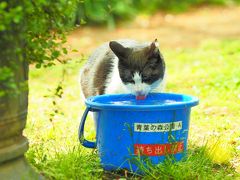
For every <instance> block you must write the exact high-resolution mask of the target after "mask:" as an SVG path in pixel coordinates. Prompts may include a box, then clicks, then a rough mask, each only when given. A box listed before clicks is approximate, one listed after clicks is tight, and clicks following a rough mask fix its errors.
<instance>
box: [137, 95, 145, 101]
mask: <svg viewBox="0 0 240 180" xmlns="http://www.w3.org/2000/svg"><path fill="white" fill-rule="evenodd" d="M144 99H146V96H136V100H144Z"/></svg>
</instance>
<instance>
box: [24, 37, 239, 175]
mask: <svg viewBox="0 0 240 180" xmlns="http://www.w3.org/2000/svg"><path fill="white" fill-rule="evenodd" d="M239 44H240V40H231V39H228V40H219V41H217V40H214V41H213V40H212V41H209V40H207V41H205V42H203V43H202V44H201V45H199V46H197V47H194V48H182V49H179V48H178V49H170V48H166V49H162V53H163V55H164V56H165V60H166V65H167V75H168V76H167V87H166V91H167V92H177V93H185V94H190V95H194V96H197V97H198V98H199V99H200V104H199V105H198V106H196V107H194V108H193V109H192V115H191V125H190V134H189V155H188V158H187V159H186V160H185V161H184V162H179V163H176V164H170V163H169V162H165V164H160V165H158V166H155V167H152V166H151V165H149V167H150V170H146V175H145V176H143V177H142V178H143V179H238V178H240V175H239V173H240V131H239V129H240V123H239V122H240V121H239V117H240V110H239V104H240V66H239V63H240V46H239ZM83 63H84V59H80V58H79V59H73V60H72V61H69V62H68V63H67V64H66V65H57V66H55V67H51V68H47V69H36V68H34V67H31V68H30V79H29V84H30V95H29V114H28V121H27V125H26V129H25V131H24V134H25V135H26V136H27V137H28V139H29V142H30V148H29V151H28V152H27V153H26V157H27V159H28V161H29V162H30V163H31V164H32V165H33V166H34V167H35V169H36V170H37V171H38V172H39V173H41V174H43V175H44V176H46V177H48V178H50V179H101V178H103V177H105V176H106V175H105V173H104V172H103V170H102V168H101V166H100V163H99V159H98V156H97V151H96V150H89V149H86V148H84V147H82V146H81V145H80V144H79V141H78V137H77V132H78V125H79V121H80V117H81V114H82V112H83V110H84V108H85V107H84V103H83V102H82V100H81V98H80V88H79V81H78V75H79V70H80V68H81V66H82V64H83ZM86 130H87V134H86V137H87V139H94V137H95V132H94V128H93V123H92V121H91V119H88V124H87V126H86ZM132 178H138V177H136V176H133V177H132Z"/></svg>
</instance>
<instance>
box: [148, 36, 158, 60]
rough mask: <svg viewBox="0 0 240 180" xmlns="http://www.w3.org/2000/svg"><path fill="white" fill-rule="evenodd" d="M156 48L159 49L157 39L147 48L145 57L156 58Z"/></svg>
mask: <svg viewBox="0 0 240 180" xmlns="http://www.w3.org/2000/svg"><path fill="white" fill-rule="evenodd" d="M158 47H159V43H158V41H157V39H155V40H154V41H153V42H152V43H151V44H150V46H149V47H148V50H147V56H148V57H158V55H159V53H160V52H159V49H158Z"/></svg>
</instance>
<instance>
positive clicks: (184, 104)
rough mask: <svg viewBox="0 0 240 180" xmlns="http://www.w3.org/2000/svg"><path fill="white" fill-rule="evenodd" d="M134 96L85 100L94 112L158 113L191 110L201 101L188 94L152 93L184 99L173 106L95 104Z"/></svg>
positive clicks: (106, 96) (92, 97) (96, 97)
mask: <svg viewBox="0 0 240 180" xmlns="http://www.w3.org/2000/svg"><path fill="white" fill-rule="evenodd" d="M126 95H129V96H133V95H130V94H104V95H98V96H91V97H89V98H87V99H86V100H85V104H86V106H87V107H89V108H91V109H93V110H119V111H122V110H123V111H156V110H173V109H184V108H190V107H193V106H196V105H198V103H199V99H198V98H197V97H195V96H191V95H186V94H177V93H151V95H157V96H166V97H167V96H168V97H170V96H172V97H173V96H174V97H178V98H182V101H181V102H176V103H171V104H160V105H142V104H141V105H135V104H132V105H126V104H125V105H122V104H107V103H100V102H95V101H96V100H98V99H101V98H110V97H113V96H114V97H117V96H119V97H121V96H126Z"/></svg>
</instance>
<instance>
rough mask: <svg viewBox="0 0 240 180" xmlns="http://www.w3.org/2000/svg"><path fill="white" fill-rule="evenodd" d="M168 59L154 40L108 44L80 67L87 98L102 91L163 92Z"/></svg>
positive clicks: (84, 92) (101, 47) (114, 92)
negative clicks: (165, 58)
mask: <svg viewBox="0 0 240 180" xmlns="http://www.w3.org/2000/svg"><path fill="white" fill-rule="evenodd" d="M164 80H165V62H164V59H163V56H162V54H161V53H160V51H159V49H158V43H157V41H156V40H155V41H154V42H152V43H139V42H137V41H133V40H118V41H111V42H109V43H105V44H103V45H102V46H100V47H99V48H97V50H96V51H95V52H94V53H93V54H92V55H91V56H90V57H89V59H88V61H87V63H86V64H85V66H84V67H83V68H82V70H81V80H80V81H81V89H82V93H83V95H84V97H85V98H87V97H89V96H95V95H100V94H117V93H132V94H134V95H136V96H139V95H141V96H142V95H143V96H145V95H147V94H148V93H149V92H161V91H162V90H163V87H164Z"/></svg>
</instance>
